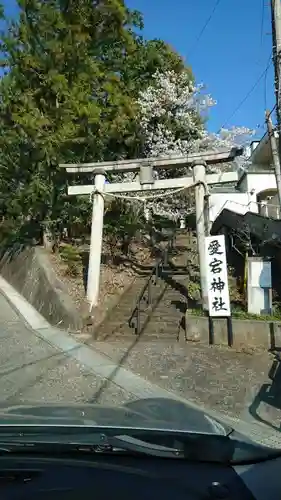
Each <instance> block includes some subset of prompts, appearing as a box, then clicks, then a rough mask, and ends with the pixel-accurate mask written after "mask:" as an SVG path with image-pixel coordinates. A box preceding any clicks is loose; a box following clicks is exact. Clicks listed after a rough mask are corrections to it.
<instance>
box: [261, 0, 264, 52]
mask: <svg viewBox="0 0 281 500" xmlns="http://www.w3.org/2000/svg"><path fill="white" fill-rule="evenodd" d="M264 16H265V0H262V6H261V32H260V48H262V44H263V35H264V32H263V30H264Z"/></svg>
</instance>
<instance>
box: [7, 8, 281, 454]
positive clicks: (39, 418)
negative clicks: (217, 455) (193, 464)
mask: <svg viewBox="0 0 281 500" xmlns="http://www.w3.org/2000/svg"><path fill="white" fill-rule="evenodd" d="M97 3H98V5H96V4H97ZM189 3H190V2H187V4H189ZM205 3H206V6H205V7H204V9H205V12H204V13H203V11H202V12H201V10H202V9H203V7H202V9H201V8H200V9H201V10H200V9H199V7H198V6H196V5H192V7H191V5H184V2H176V3H175V4H173V5H171V6H166V7H164V6H163V16H162V15H161V19H160V22H159V17H158V16H159V15H160V13H159V11H156V10H154V9H153V8H152V6H149V5H148V4H147V5H146V7H144V5H145V4H146V3H145V2H141V1H139V0H128V1H127V2H123V1H121V0H120V1H115V2H92V3H91V2H88V1H85V2H84V1H83V0H81V1H80V2H68V3H67V5H66V4H65V3H64V2H61V1H53V2H45V1H43V0H38V1H37V2H22V1H21V2H20V1H18V2H17V1H16V0H13V1H9V2H4V7H3V12H2V9H0V10H1V12H2V20H1V27H2V32H1V44H2V45H1V47H2V49H1V50H2V62H1V67H2V70H1V77H0V86H1V88H0V93H1V99H0V110H1V112H0V127H1V133H0V211H1V218H0V339H1V349H0V377H1V383H0V441H1V429H2V431H3V429H4V427H5V426H7V425H9V424H10V425H25V426H30V425H37V426H42V428H43V427H46V426H53V427H56V428H60V426H62V427H63V426H64V427H65V426H68V427H71V426H76V427H77V426H80V427H84V428H86V427H89V428H90V427H92V428H94V427H105V428H109V427H110V428H112V427H114V426H116V427H119V428H120V427H122V426H123V427H126V428H128V427H130V428H138V429H150V430H151V429H154V430H163V431H165V430H166V431H167V432H168V431H178V432H186V433H194V434H196V433H198V434H205V435H206V436H207V435H216V436H224V437H225V438H226V437H228V436H230V434H231V433H232V432H233V429H234V430H235V431H237V432H240V433H241V435H242V434H243V435H246V436H248V438H250V439H252V440H253V441H254V442H256V443H259V444H260V445H264V446H267V447H269V448H272V449H280V450H281V434H280V422H281V397H280V394H281V383H280V380H281V379H280V373H281V371H280V360H281V358H280V357H279V350H280V345H281V344H280V325H281V306H280V304H281V303H280V300H281V288H280V279H279V277H280V271H281V267H280V266H281V254H280V251H281V250H280V248H281V247H280V242H281V222H280V199H281V198H280V193H279V188H278V183H277V182H276V176H275V170H274V167H273V163H274V162H273V160H274V159H275V160H276V155H275V156H274V155H272V151H274V147H277V146H278V144H277V145H276V142H277V143H278V134H277V132H276V131H275V124H274V123H273V122H274V118H273V115H271V114H269V115H268V116H267V122H266V124H265V123H264V111H263V99H262V98H261V97H260V96H257V100H256V101H255V104H253V105H251V106H250V105H249V107H247V106H246V107H245V106H244V104H243V105H241V106H240V107H239V110H240V111H241V113H242V114H240V115H239V119H238V116H237V120H236V111H237V109H238V108H236V104H235V103H236V101H237V102H240V100H241V99H242V97H243V96H242V94H243V95H244V93H245V94H246V95H248V94H247V92H248V87H249V86H251V81H252V80H251V78H252V77H253V72H252V70H249V69H247V70H246V69H245V74H243V79H242V80H240V79H241V75H239V74H238V73H237V72H236V71H233V67H234V66H235V65H233V60H235V58H236V54H237V47H238V48H239V46H241V50H238V53H239V57H240V55H241V54H240V52H241V53H242V52H243V53H244V50H242V47H243V48H244V42H243V36H244V35H239V36H238V35H237V33H236V32H235V40H234V38H233V37H234V35H233V37H232V35H231V33H226V34H225V37H226V39H225V41H224V43H225V44H227V45H228V47H229V52H228V53H227V57H226V56H225V54H223V52H222V47H219V46H218V44H217V43H216V40H217V38H216V33H217V32H219V31H220V27H221V25H223V24H224V16H226V13H225V11H224V10H223V7H222V6H219V5H217V6H216V8H215V10H214V12H213V14H212V15H211V17H209V16H210V12H209V7H208V5H207V4H208V2H205ZM64 4H65V5H64ZM92 4H93V5H92ZM218 4H219V2H218ZM229 8H230V9H233V12H232V14H230V15H232V16H233V19H234V18H235V16H237V15H238V14H237V12H236V10H235V6H234V4H233V7H229ZM204 9H203V10H204ZM142 10H143V12H142ZM164 11H167V12H165V13H167V16H166V15H165V16H164ZM172 16H173V17H174V19H175V23H171V22H170V19H171V17H172ZM228 16H229V13H228ZM242 17H243V19H241V18H240V15H239V24H241V23H246V24H245V26H248V25H251V26H253V23H254V21H253V19H252V17H251V15H250V11H249V12H246V11H245V13H244V15H243V16H242ZM203 18H206V19H207V20H208V21H207V24H206V25H205V24H204V25H203V30H202V19H203ZM182 19H185V22H187V25H185V24H184V25H183V24H182ZM270 19H271V17H270V6H268V12H267V17H266V19H265V24H266V22H268V24H269V23H270ZM237 22H238V21H237ZM172 24H173V25H174V24H175V25H177V26H178V28H177V29H176V30H174V29H172V27H171V26H172ZM209 24H211V25H212V29H209V30H207V27H208V26H209ZM233 25H235V23H233ZM265 28H266V26H265ZM265 28H264V29H265ZM259 29H260V28H259V27H258V25H256V26H255V27H254V26H253V30H255V31H256V33H257V32H258V30H259ZM268 29H269V28H268ZM268 29H267V31H268ZM201 30H202V31H201ZM245 30H246V31H247V29H246V28H245ZM198 33H201V34H200V35H199V38H198ZM248 35H249V34H248ZM248 35H247V36H248ZM249 36H250V35H249ZM231 37H232V38H231ZM241 37H242V38H241ZM247 40H248V39H247ZM194 43H195V45H194ZM245 43H246V42H245ZM206 44H207V46H208V47H209V49H208V58H207V59H208V60H206V55H205V52H204V50H203V48H204V46H205V47H206ZM247 44H248V41H247ZM253 44H254V46H256V42H253ZM187 47H193V49H192V50H191V52H190V54H189V53H187ZM200 47H201V48H200ZM261 50H262V53H261V54H260V60H263V62H264V64H267V55H266V54H264V53H263V49H261ZM210 54H211V55H210ZM243 57H244V55H243ZM245 58H246V56H245V57H244V59H245ZM222 60H223V61H224V63H223V65H222V64H221V61H222ZM239 61H240V59H239ZM239 64H240V63H239ZM249 64H252V63H251V61H246V59H245V65H244V66H245V68H246V67H247V68H248V67H249ZM253 64H254V63H253ZM261 69H263V70H264V68H261ZM268 69H269V67H268V65H267V66H266V70H268ZM243 71H244V70H243ZM248 71H249V74H247V72H248ZM229 75H231V76H229ZM267 76H268V81H267V86H268V88H267V93H268V96H269V95H270V96H271V97H270V99H271V100H272V102H273V100H274V86H273V77H272V74H271V73H269V74H268V75H267ZM248 77H249V78H250V79H249V78H248ZM201 78H202V79H203V81H204V84H201V83H200V82H201ZM248 80H249V81H248ZM250 80H251V81H250ZM260 81H261V80H259V82H260ZM221 82H223V83H221ZM270 85H271V86H270ZM225 89H228V90H227V91H226V90H225ZM209 92H210V93H209ZM211 92H213V94H214V95H215V97H216V99H218V102H220V100H221V104H219V103H218V104H217V102H216V100H215V99H214V98H213V97H212V96H211ZM268 99H269V97H268ZM243 103H244V101H243ZM272 106H273V104H272ZM240 108H241V109H240ZM235 110H236V111H235ZM233 113H234V114H233ZM226 115H229V116H230V117H231V118H230V122H229V123H227V125H224V123H225V121H224V120H225V119H226ZM261 122H262V125H261V126H259V127H258V129H257V130H254V128H255V126H256V124H257V123H261ZM267 127H269V128H267ZM217 130H219V132H218V133H217V132H216V131H217ZM272 130H273V131H275V133H274V134H273V133H271V132H272ZM270 131H271V132H270ZM264 134H265V135H264ZM269 139H270V140H271V142H270V140H269ZM272 141H273V142H272ZM272 148H273V149H272ZM277 156H278V155H277ZM279 167H280V165H279ZM42 432H43V430H42ZM56 432H57V431H56ZM206 439H207V438H206Z"/></svg>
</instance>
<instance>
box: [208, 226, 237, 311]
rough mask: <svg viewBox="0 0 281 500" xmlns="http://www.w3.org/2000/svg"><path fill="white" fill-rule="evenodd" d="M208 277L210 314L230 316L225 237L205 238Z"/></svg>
mask: <svg viewBox="0 0 281 500" xmlns="http://www.w3.org/2000/svg"><path fill="white" fill-rule="evenodd" d="M205 255H206V257H205V258H206V274H207V276H206V279H207V287H208V303H209V314H210V316H230V314H231V312H230V301H229V290H228V280H227V262H226V253H225V238H224V236H223V235H219V236H207V237H206V238H205Z"/></svg>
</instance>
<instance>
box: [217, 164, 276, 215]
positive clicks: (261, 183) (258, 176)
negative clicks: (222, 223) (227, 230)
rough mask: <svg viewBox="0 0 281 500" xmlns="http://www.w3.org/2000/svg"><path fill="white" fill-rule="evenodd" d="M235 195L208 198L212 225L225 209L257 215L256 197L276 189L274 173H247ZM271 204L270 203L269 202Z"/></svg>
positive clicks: (224, 194)
mask: <svg viewBox="0 0 281 500" xmlns="http://www.w3.org/2000/svg"><path fill="white" fill-rule="evenodd" d="M239 188H240V192H239V191H237V193H227V192H225V193H213V194H211V196H210V209H209V219H210V223H213V222H214V221H215V219H216V218H217V217H218V215H219V214H220V212H221V211H222V210H223V209H224V208H227V209H228V210H232V211H233V212H236V213H239V214H245V213H246V212H254V213H259V212H260V211H261V207H260V206H259V205H258V204H257V195H258V194H259V193H261V192H263V191H266V190H270V189H276V179H275V175H274V173H271V172H269V173H268V174H267V173H252V174H251V173H249V174H247V175H246V176H245V177H244V179H243V180H242V182H241V183H240V185H239ZM269 203H272V201H269Z"/></svg>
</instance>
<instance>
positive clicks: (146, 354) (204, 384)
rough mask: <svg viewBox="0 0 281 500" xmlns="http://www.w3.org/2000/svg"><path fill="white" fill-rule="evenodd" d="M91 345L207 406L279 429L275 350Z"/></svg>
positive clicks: (280, 381)
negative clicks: (242, 350)
mask: <svg viewBox="0 0 281 500" xmlns="http://www.w3.org/2000/svg"><path fill="white" fill-rule="evenodd" d="M94 347H95V349H97V350H98V351H100V352H101V353H103V354H105V355H106V356H108V357H109V358H110V359H112V360H113V361H114V362H115V363H118V364H119V365H120V366H122V367H123V368H127V369H129V370H132V371H133V372H135V373H137V374H138V375H140V376H142V377H144V378H146V379H147V380H149V381H151V382H154V383H156V384H158V385H159V386H161V387H163V388H165V389H167V390H169V391H173V392H175V393H177V394H179V395H180V396H182V397H184V398H186V399H188V400H191V401H193V402H194V403H197V404H199V405H201V406H204V407H205V408H209V409H210V410H216V411H218V412H220V413H224V414H226V415H228V416H231V417H239V418H241V419H243V420H244V421H249V422H251V421H257V422H258V421H263V422H264V423H266V424H269V425H272V426H273V427H274V428H277V429H279V428H280V423H281V367H280V366H279V362H278V361H276V358H275V356H274V354H271V353H268V352H265V351H252V352H251V353H245V352H237V351H236V350H235V349H233V348H228V347H220V346H209V345H203V344H192V343H187V344H180V343H172V342H168V341H167V342H163V341H160V340H159V341H157V342H144V341H140V342H137V341H132V342H130V341H122V342H121V343H120V342H110V343H109V342H95V344H94ZM275 365H276V366H275ZM273 367H274V368H276V373H275V374H274V376H273V377H272V378H273V380H271V378H270V372H272V371H274V370H273V369H272V368H273ZM279 393H280V395H279Z"/></svg>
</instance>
